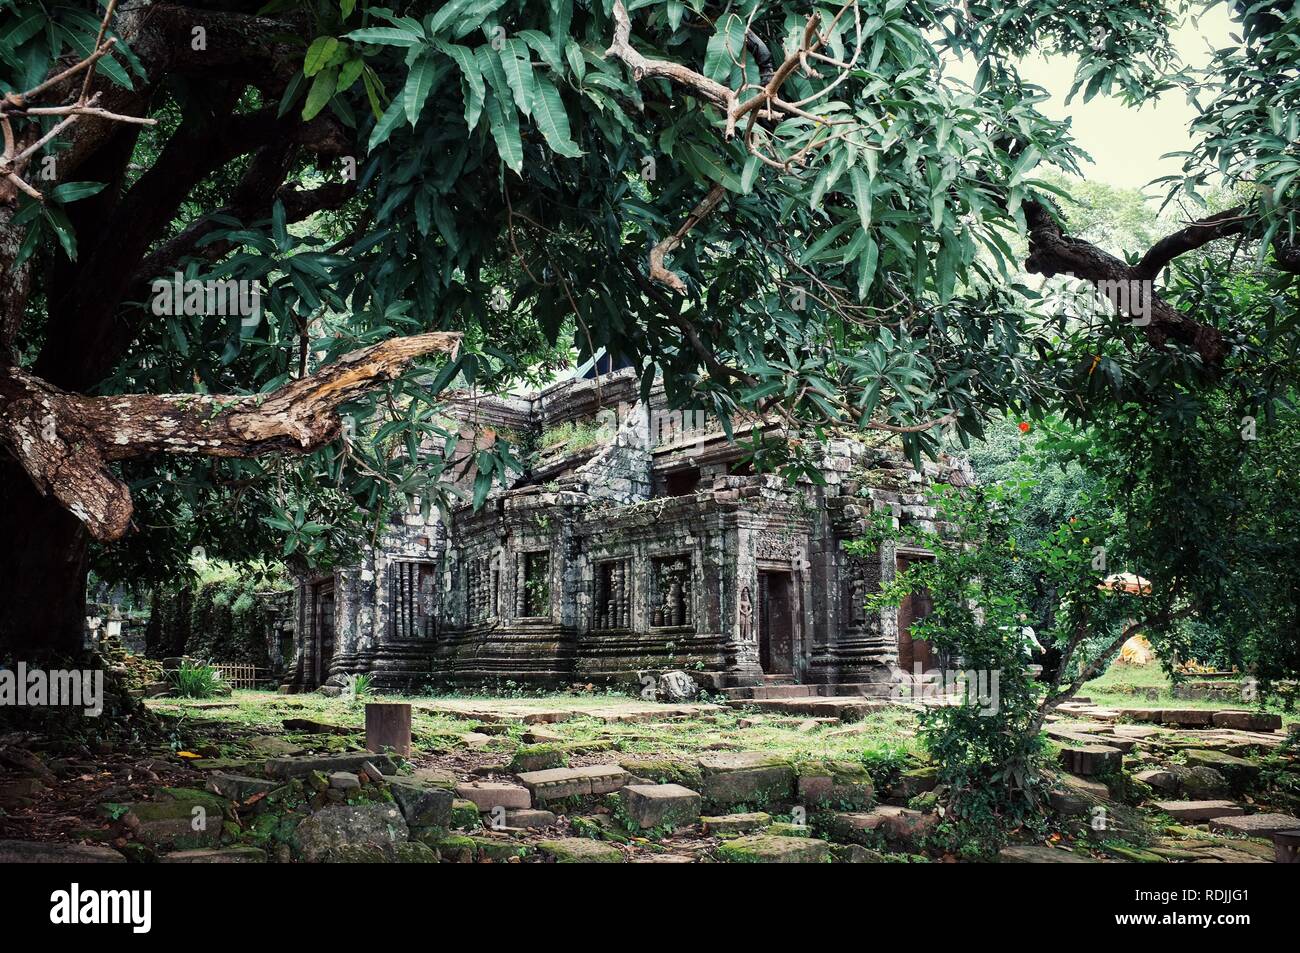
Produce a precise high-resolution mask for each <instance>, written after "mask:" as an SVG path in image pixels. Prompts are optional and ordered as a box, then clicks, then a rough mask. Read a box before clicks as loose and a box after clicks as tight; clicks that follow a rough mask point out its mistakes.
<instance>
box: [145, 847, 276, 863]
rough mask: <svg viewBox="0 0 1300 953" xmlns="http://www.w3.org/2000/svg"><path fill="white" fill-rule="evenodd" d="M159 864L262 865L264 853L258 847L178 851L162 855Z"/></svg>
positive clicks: (264, 861)
mask: <svg viewBox="0 0 1300 953" xmlns="http://www.w3.org/2000/svg"><path fill="white" fill-rule="evenodd" d="M158 862H159V863H161V864H264V863H266V851H264V850H262V849H261V848H259V847H219V848H214V849H212V850H178V851H174V852H172V853H170V854H164V855H163V856H162V857H160V858H159V859H158Z"/></svg>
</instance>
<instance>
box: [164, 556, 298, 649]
mask: <svg viewBox="0 0 1300 953" xmlns="http://www.w3.org/2000/svg"><path fill="white" fill-rule="evenodd" d="M283 586H284V583H283V582H281V583H280V587H281V588H283ZM271 592H272V590H271V589H270V588H268V585H267V584H266V582H265V580H264V579H262V578H261V577H259V576H255V575H250V574H246V573H243V572H235V571H233V570H229V569H223V570H221V571H216V572H214V571H211V570H210V569H209V570H208V571H207V572H204V573H202V574H201V575H200V578H199V580H198V581H197V582H194V583H189V584H184V585H180V586H168V587H162V586H160V587H158V588H157V589H155V590H154V592H153V596H152V599H151V606H150V607H151V613H150V622H149V628H148V631H147V633H146V644H147V646H148V650H149V653H150V654H151V655H154V656H156V657H163V656H182V655H185V656H190V657H192V658H196V659H203V660H205V661H212V662H249V663H252V664H253V665H257V666H259V667H263V668H265V667H267V666H268V665H270V663H271V658H270V652H273V651H278V649H279V647H278V646H273V645H270V644H268V636H269V633H270V632H271V628H272V624H273V622H274V620H275V613H274V609H273V607H272V606H271V604H270V602H269V597H270V595H271Z"/></svg>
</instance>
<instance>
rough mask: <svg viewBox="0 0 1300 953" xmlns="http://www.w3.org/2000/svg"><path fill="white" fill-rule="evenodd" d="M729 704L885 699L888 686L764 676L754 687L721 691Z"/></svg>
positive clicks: (746, 686)
mask: <svg viewBox="0 0 1300 953" xmlns="http://www.w3.org/2000/svg"><path fill="white" fill-rule="evenodd" d="M722 693H723V694H724V695H726V696H727V698H728V699H729V700H730V701H775V700H782V699H793V698H855V699H857V698H879V699H885V698H888V697H889V686H888V685H881V684H879V683H876V682H850V683H845V684H842V685H800V684H799V683H798V682H796V681H795V679H794V676H793V675H764V676H763V680H762V681H761V682H760V683H758V684H755V685H734V686H732V687H730V688H724V689H722Z"/></svg>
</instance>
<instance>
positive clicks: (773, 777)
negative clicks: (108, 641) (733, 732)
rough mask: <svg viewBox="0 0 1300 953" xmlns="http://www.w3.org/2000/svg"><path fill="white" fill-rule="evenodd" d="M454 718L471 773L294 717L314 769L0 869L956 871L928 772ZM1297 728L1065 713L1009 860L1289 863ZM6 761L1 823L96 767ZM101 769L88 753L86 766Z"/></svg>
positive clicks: (110, 790)
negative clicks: (672, 866)
mask: <svg viewBox="0 0 1300 953" xmlns="http://www.w3.org/2000/svg"><path fill="white" fill-rule="evenodd" d="M440 704H441V703H440ZM445 707H450V708H451V709H455V710H457V711H458V712H460V713H462V714H464V715H465V716H466V717H471V716H472V717H476V718H482V719H483V721H482V722H481V723H479V724H478V725H477V726H476V728H477V729H478V730H476V732H474V733H471V735H468V736H462V737H466V738H472V737H475V736H477V737H478V738H480V739H482V741H481V742H471V745H470V746H467V747H465V748H464V749H463V750H467V751H479V752H482V753H481V754H478V755H477V757H476V758H475V759H474V760H472V761H471V760H464V761H456V760H454V759H447V760H445V761H444V762H440V763H439V766H437V767H429V766H419V765H416V764H413V763H410V762H405V761H403V759H400V758H397V757H395V756H392V755H389V754H375V753H372V752H367V751H359V750H329V749H330V748H337V747H339V746H347V745H348V744H351V743H353V740H354V739H353V738H352V737H350V736H351V734H352V730H351V729H347V728H342V727H340V726H334V725H328V724H324V723H318V722H312V721H310V720H307V719H298V720H293V719H290V720H288V721H286V727H288V726H289V724H290V723H292V727H293V729H294V730H295V731H297V732H302V733H304V734H306V735H308V736H309V737H312V738H316V739H317V741H318V743H319V744H320V746H321V747H322V748H323V749H326V750H317V751H313V752H311V753H306V752H302V751H301V748H300V747H298V746H297V745H295V744H294V743H292V742H291V741H289V740H286V739H284V738H277V737H274V736H253V737H252V738H244V739H243V740H242V741H241V744H242V747H243V748H244V749H247V750H249V751H253V752H257V751H259V750H266V751H270V752H272V753H271V754H270V755H263V756H261V757H251V758H231V757H226V756H222V752H221V750H220V749H219V748H218V747H216V746H208V747H204V748H201V749H200V751H198V752H186V753H185V754H186V755H187V757H186V758H184V759H180V758H176V759H172V761H173V762H175V763H171V762H164V761H152V762H140V763H137V764H133V765H130V766H129V768H127V769H126V773H127V778H128V780H129V783H124V784H109V785H108V786H107V787H103V788H102V789H100V790H99V793H98V794H97V795H96V796H95V797H94V799H93V800H94V803H95V807H94V808H93V810H94V811H95V812H96V815H97V817H98V818H99V822H100V823H99V824H98V825H97V826H96V827H93V828H92V827H86V828H84V829H81V830H75V831H69V832H68V833H69V836H70V838H71V839H73V840H79V841H81V843H72V844H68V843H62V844H53V843H51V844H43V843H33V842H28V841H20V840H0V862H43V861H50V860H68V861H73V862H79V863H95V862H122V861H123V860H130V861H135V862H164V863H265V862H279V863H289V862H308V863H310V862H336V863H337V862H397V863H433V862H445V863H623V862H656V863H658V862H721V863H828V862H829V863H870V862H881V861H887V860H906V859H929V860H934V859H951V858H948V857H946V856H944V855H942V854H941V853H940V851H939V848H938V847H937V844H938V841H937V840H936V839H935V835H936V833H937V831H938V829H939V828H940V826H941V824H942V818H941V814H940V810H939V805H940V804H941V803H942V794H943V791H942V789H941V788H938V787H937V784H938V781H939V778H938V773H939V772H938V770H937V768H936V767H935V766H934V765H931V764H926V763H924V762H923V761H920V760H912V761H911V763H910V764H905V765H904V766H903V768H902V769H901V770H899V769H895V770H892V771H890V772H889V773H888V774H881V775H879V776H877V777H875V778H873V775H872V773H871V772H869V771H868V769H867V768H866V766H865V765H864V764H862V763H860V762H851V761H841V760H798V761H796V760H792V759H790V758H787V757H783V756H780V755H778V754H775V753H773V752H770V751H752V750H751V751H744V750H740V751H736V750H703V751H700V752H698V753H697V754H694V755H684V754H676V755H673V756H659V755H645V754H631V753H624V752H620V751H618V750H616V746H615V744H614V743H612V742H609V741H602V740H564V739H563V738H561V737H560V736H559V735H558V734H556V733H555V732H554V731H549V730H547V729H546V728H545V727H543V726H545V725H547V724H555V723H557V722H563V721H567V720H570V719H572V718H579V717H584V718H585V717H590V716H591V715H592V714H593V709H590V708H588V709H586V710H582V711H576V710H575V711H564V710H562V709H555V710H547V709H536V708H534V709H531V710H529V711H528V713H527V714H524V713H523V708H522V706H521V708H520V710H519V711H509V712H507V708H508V703H502V704H495V705H491V706H480V707H479V708H478V709H477V710H476V709H475V707H474V705H473V704H471V703H463V704H462V703H453V702H448V703H447V705H446V706H445ZM629 707H630V710H631V711H632V712H634V713H636V712H639V709H638V708H637V707H636V706H635V705H633V706H629ZM652 708H653V709H655V710H657V711H658V717H659V719H661V720H662V719H666V718H669V717H672V714H671V713H672V712H674V711H678V710H680V709H682V708H687V709H689V710H690V712H691V713H695V712H697V711H698V710H700V709H706V710H707V709H712V710H714V711H716V710H717V709H716V706H700V705H696V706H664V705H657V706H652ZM594 711H595V712H597V714H596V718H597V719H600V718H601V717H602V716H601V715H600V714H599V711H600V709H595V710H594ZM615 713H616V710H614V709H611V710H610V712H609V714H610V715H613V714H615ZM1206 714H1208V715H1209V717H1208V718H1207V717H1205V715H1206ZM533 716H540V717H537V718H535V720H534V721H533V722H532V723H531V725H530V727H529V728H528V729H527V730H525V731H522V732H521V731H520V728H521V727H522V726H521V725H520V722H522V721H524V720H525V719H527V718H529V717H533ZM681 717H685V715H681ZM759 717H763V716H759ZM767 717H771V716H767ZM511 722H513V723H514V724H515V725H516V727H515V728H514V729H513V730H512V732H511V733H510V734H509V735H507V734H506V733H505V730H504V729H505V727H506V726H507V725H508V724H510V723H511ZM1279 728H1280V725H1279V724H1278V722H1277V720H1276V719H1275V718H1274V717H1272V716H1268V715H1261V714H1259V713H1255V712H1208V713H1207V712H1204V711H1202V712H1199V713H1198V714H1197V715H1196V716H1191V715H1188V714H1187V713H1184V712H1165V711H1161V712H1157V713H1155V714H1154V715H1153V714H1152V713H1150V712H1147V711H1145V710H1141V709H1134V710H1131V711H1130V710H1115V709H1104V708H1100V707H1098V706H1093V705H1091V704H1089V703H1088V702H1087V701H1079V702H1075V703H1071V704H1068V705H1065V706H1062V710H1061V712H1060V714H1059V716H1057V717H1055V718H1053V719H1052V720H1051V721H1050V722H1049V725H1048V735H1049V737H1050V738H1051V740H1052V741H1053V742H1054V743H1055V744H1056V745H1057V746H1058V748H1059V752H1060V757H1059V763H1060V766H1061V768H1062V770H1061V771H1060V773H1059V775H1058V779H1057V783H1056V785H1055V790H1054V791H1053V793H1052V797H1051V808H1052V811H1053V814H1054V824H1055V826H1056V827H1057V829H1059V831H1060V832H1061V834H1060V835H1056V836H1054V837H1053V839H1051V840H1049V841H1048V842H1047V843H1032V844H1016V845H1014V846H1011V847H1008V848H1007V849H1006V850H1004V851H1003V853H1002V855H1001V857H1000V859H1001V860H1003V861H1005V862H1011V863H1029V862H1061V863H1075V862H1093V861H1098V860H1108V861H1112V862H1116V861H1126V862H1148V863H1156V862H1161V863H1168V862H1175V863H1185V862H1197V863H1200V862H1206V863H1221V862H1250V863H1262V862H1269V861H1273V860H1275V859H1276V860H1278V861H1283V860H1286V861H1287V862H1293V860H1294V857H1295V854H1296V851H1295V846H1294V845H1295V843H1296V837H1297V836H1298V835H1297V834H1296V833H1295V832H1296V831H1298V830H1300V818H1297V817H1296V816H1295V813H1296V811H1297V808H1300V804H1296V803H1295V800H1294V795H1289V794H1288V793H1287V792H1288V791H1290V790H1293V789H1294V786H1293V785H1283V784H1278V783H1277V778H1279V777H1295V775H1296V774H1297V773H1300V763H1298V762H1297V758H1296V754H1295V750H1294V745H1291V746H1288V744H1287V735H1286V734H1284V733H1283V732H1281V731H1280V730H1279ZM499 729H500V730H499ZM837 730H838V729H837ZM519 735H522V742H523V743H522V744H520V743H518V742H517V741H515V740H514V739H515V737H516V736H519ZM267 742H276V744H267ZM473 745H481V747H479V748H475V747H473ZM289 752H292V753H289ZM0 754H2V755H3V756H2V757H0V768H2V769H3V771H2V772H0V810H8V809H13V810H22V809H23V808H24V807H25V806H30V805H32V804H33V803H34V802H35V801H37V800H39V799H40V798H42V797H46V796H48V795H49V793H50V792H51V791H52V789H53V788H54V786H56V785H57V784H58V783H59V779H60V778H63V777H70V776H75V775H76V773H77V772H95V771H97V770H99V768H98V767H97V766H96V765H95V764H93V763H85V762H81V761H78V760H77V759H75V758H74V759H59V760H57V761H50V762H49V763H48V764H47V763H46V762H45V759H43V758H42V757H40V756H39V755H37V754H34V753H32V752H30V751H26V750H24V749H22V748H20V747H17V746H9V747H5V748H4V749H3V751H2V752H0ZM199 755H203V756H202V757H199ZM93 756H94V752H87V753H86V757H87V760H88V761H93ZM493 759H496V760H493ZM182 761H183V762H184V763H183V764H182V763H180V762H182ZM101 773H105V774H108V773H109V772H101ZM85 776H89V775H85ZM109 780H111V778H110V779H109ZM1288 797H1290V798H1291V800H1288ZM1099 819H1100V823H1099Z"/></svg>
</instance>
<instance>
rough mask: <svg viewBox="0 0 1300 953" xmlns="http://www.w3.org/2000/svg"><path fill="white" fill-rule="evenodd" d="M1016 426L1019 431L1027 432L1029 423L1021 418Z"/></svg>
mask: <svg viewBox="0 0 1300 953" xmlns="http://www.w3.org/2000/svg"><path fill="white" fill-rule="evenodd" d="M1017 426H1018V427H1019V428H1020V432H1021V433H1029V423H1028V422H1027V421H1024V420H1022V421H1020V423H1019V424H1017Z"/></svg>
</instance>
